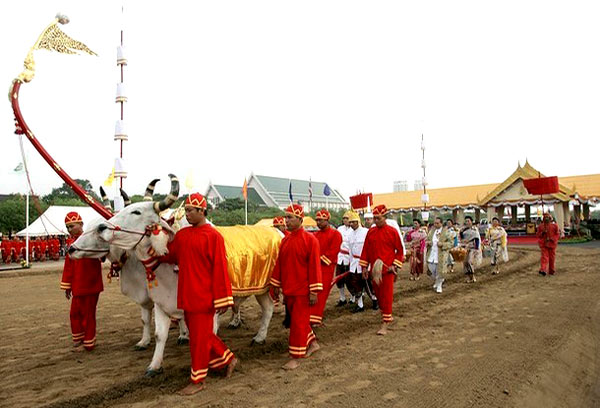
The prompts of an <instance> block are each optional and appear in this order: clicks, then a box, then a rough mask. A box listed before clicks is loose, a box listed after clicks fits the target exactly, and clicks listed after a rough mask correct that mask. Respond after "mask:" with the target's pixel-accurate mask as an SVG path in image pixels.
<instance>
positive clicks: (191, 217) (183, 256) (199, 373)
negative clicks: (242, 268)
mask: <svg viewBox="0 0 600 408" xmlns="http://www.w3.org/2000/svg"><path fill="white" fill-rule="evenodd" d="M206 216H207V203H206V198H205V197H204V196H203V195H202V194H199V193H193V194H190V195H189V196H188V197H187V198H186V200H185V218H186V220H187V222H188V223H189V224H190V225H189V226H188V227H184V228H182V229H180V230H179V231H178V232H177V233H176V234H175V238H174V239H173V241H171V242H170V243H169V244H168V249H169V253H168V254H167V255H165V256H163V257H161V258H160V262H165V263H173V264H177V265H178V266H179V279H178V282H177V307H178V308H179V309H182V310H183V311H184V317H185V323H186V324H187V327H188V330H189V334H190V354H191V360H192V364H191V373H190V384H188V385H187V386H186V387H185V388H183V389H182V390H181V391H180V394H182V395H192V394H195V393H197V392H199V391H201V390H203V389H204V381H205V379H206V376H207V374H208V370H209V369H212V370H221V369H224V368H226V370H225V375H226V377H227V378H229V377H231V375H232V373H233V370H234V368H235V366H236V365H237V363H238V360H237V358H236V357H235V356H234V355H233V353H232V352H231V350H229V348H228V347H227V346H226V345H225V343H223V341H222V340H221V339H220V338H219V337H218V336H217V335H216V334H215V333H214V331H213V326H214V318H215V313H217V314H223V313H225V312H226V311H227V309H228V308H229V307H231V306H233V295H232V292H231V282H230V281H229V273H228V271H227V254H226V252H225V241H224V239H223V236H222V235H221V234H220V233H219V232H218V231H217V230H216V229H215V228H214V227H213V226H212V225H210V224H209V223H208V222H207V220H206Z"/></svg>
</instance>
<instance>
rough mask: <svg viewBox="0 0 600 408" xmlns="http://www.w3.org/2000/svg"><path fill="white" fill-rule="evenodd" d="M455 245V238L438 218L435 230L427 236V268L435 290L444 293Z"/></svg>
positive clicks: (434, 223)
mask: <svg viewBox="0 0 600 408" xmlns="http://www.w3.org/2000/svg"><path fill="white" fill-rule="evenodd" d="M453 245H454V238H453V237H452V235H451V234H450V233H449V232H448V228H447V227H444V224H443V221H442V219H441V218H440V217H436V218H435V221H434V222H433V228H432V229H431V230H430V231H429V234H428V235H427V255H426V258H427V267H428V268H429V272H430V273H431V278H432V279H433V281H434V284H433V290H435V291H436V292H437V293H442V284H443V283H444V279H445V277H446V271H447V268H448V257H449V256H450V249H451V248H452V246H453Z"/></svg>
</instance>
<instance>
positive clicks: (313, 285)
mask: <svg viewBox="0 0 600 408" xmlns="http://www.w3.org/2000/svg"><path fill="white" fill-rule="evenodd" d="M303 219H304V210H303V209H302V206H300V205H297V204H292V205H290V206H289V207H288V208H287V209H286V210H285V222H286V225H287V228H288V231H290V235H288V236H286V237H285V238H283V241H281V246H280V247H279V256H278V257H277V263H276V264H275V269H274V270H273V275H272V276H271V285H273V288H274V292H275V296H279V292H280V291H283V297H284V299H285V305H286V307H287V309H288V310H289V312H290V315H291V325H290V337H289V348H288V350H289V354H290V361H288V362H287V363H286V364H285V365H284V366H283V367H282V368H283V369H285V370H293V369H295V368H298V366H299V365H300V361H299V359H301V358H305V357H310V356H311V355H312V354H313V353H314V352H316V351H317V350H318V349H319V345H318V344H317V339H316V336H315V334H314V333H313V331H312V329H311V327H310V306H312V305H314V304H316V303H317V294H318V293H319V292H320V291H322V290H323V281H322V277H321V265H320V262H321V259H320V256H321V254H320V250H319V241H317V238H315V237H314V235H313V234H310V233H308V232H306V231H305V230H304V228H302V220H303Z"/></svg>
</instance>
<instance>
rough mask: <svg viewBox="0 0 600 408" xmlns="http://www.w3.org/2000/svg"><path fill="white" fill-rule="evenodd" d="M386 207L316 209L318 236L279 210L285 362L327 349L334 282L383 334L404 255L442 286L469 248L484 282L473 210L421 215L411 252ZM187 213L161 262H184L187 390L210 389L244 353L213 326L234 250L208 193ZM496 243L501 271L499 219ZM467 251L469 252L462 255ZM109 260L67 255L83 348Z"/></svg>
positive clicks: (180, 302) (73, 225)
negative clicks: (322, 341) (209, 381)
mask: <svg viewBox="0 0 600 408" xmlns="http://www.w3.org/2000/svg"><path fill="white" fill-rule="evenodd" d="M387 214H388V210H387V208H386V207H385V205H378V206H376V207H374V208H373V213H372V214H371V213H367V214H365V225H366V226H365V227H363V226H362V225H361V219H360V216H359V215H358V214H357V213H356V212H354V211H348V212H346V213H345V214H344V217H343V225H342V226H340V227H339V228H338V229H335V228H333V227H332V226H331V224H330V219H331V215H330V213H329V211H327V210H326V209H322V210H319V211H318V212H317V214H316V220H317V226H318V228H319V230H318V231H316V232H315V233H314V234H313V233H310V232H308V231H306V230H305V229H304V228H303V226H302V223H303V219H304V210H303V207H302V206H300V205H297V204H292V205H290V206H289V207H288V208H287V209H286V211H285V218H283V217H277V218H275V219H274V221H273V226H274V227H275V228H278V229H280V230H281V232H282V234H283V239H282V241H281V244H280V248H279V254H278V257H277V260H276V263H275V267H274V270H273V273H272V276H271V279H270V285H271V296H272V298H273V300H274V302H278V301H279V299H280V295H283V303H284V304H285V307H286V309H287V312H288V313H289V329H290V331H289V339H288V354H289V360H288V361H287V362H286V363H285V364H284V365H283V366H282V368H284V369H286V370H293V369H295V368H297V367H298V366H299V365H300V361H301V359H303V358H308V357H310V356H311V355H312V354H313V353H315V352H317V351H318V350H319V349H320V348H321V347H320V345H319V343H318V339H317V336H316V334H315V332H314V331H313V328H314V327H319V326H322V325H323V321H324V313H325V305H326V303H327V299H328V297H329V294H330V291H331V289H332V287H333V285H334V284H335V283H337V287H338V290H339V296H340V297H339V300H338V303H337V305H336V306H343V305H345V304H347V300H346V299H345V287H347V288H348V290H349V292H350V295H351V299H350V300H351V301H352V303H354V307H353V309H352V311H353V312H354V313H359V312H362V311H364V302H363V297H364V295H365V294H368V295H369V296H370V297H371V300H372V304H373V308H374V309H376V310H377V309H379V310H380V313H381V326H380V328H379V330H378V331H377V334H378V335H385V334H387V332H388V330H389V327H390V325H391V324H392V322H393V321H394V316H393V297H394V282H395V281H396V280H397V278H398V275H399V273H400V269H401V268H402V266H403V262H404V260H405V255H409V256H410V258H411V260H410V278H409V279H410V280H419V279H420V277H421V275H422V274H423V273H425V271H427V274H428V275H429V276H430V277H431V279H432V280H433V282H434V283H433V289H434V290H435V291H436V292H437V293H442V291H443V284H444V281H445V279H446V276H447V274H448V273H450V272H451V270H452V267H453V256H452V251H460V252H462V254H463V255H464V256H463V258H462V260H463V268H464V271H465V274H466V276H467V281H468V282H475V268H476V267H478V266H479V265H480V264H481V258H482V255H481V248H482V239H481V236H480V233H479V230H478V228H477V227H476V226H475V225H473V220H472V218H471V217H469V216H467V217H465V224H464V226H463V227H462V228H461V229H460V230H458V231H457V229H456V228H455V226H454V223H453V222H452V221H451V220H447V221H446V222H444V221H443V220H442V218H440V217H436V218H435V220H434V222H433V224H432V225H431V226H430V228H429V230H426V229H425V228H424V227H423V226H422V223H421V221H420V220H415V221H414V227H413V229H412V230H411V231H409V232H408V233H407V234H406V241H407V243H408V245H409V251H408V254H406V253H405V249H404V242H403V238H402V234H401V233H400V231H399V228H398V227H397V224H396V225H394V224H393V223H391V225H390V222H389V220H388V219H387V217H386V215H387ZM185 215H186V219H187V221H188V223H189V224H190V227H188V228H182V229H181V230H179V231H178V232H177V233H176V234H175V237H174V239H173V240H172V241H171V242H170V243H169V244H168V250H169V251H168V254H167V255H165V256H163V257H160V258H159V261H160V262H166V263H173V264H177V266H178V268H179V272H178V273H179V279H178V288H177V289H178V290H177V307H178V308H180V309H182V310H183V311H184V316H185V321H186V324H187V326H188V329H189V336H190V355H191V367H190V384H188V385H187V386H186V387H185V388H184V389H182V390H181V391H180V392H181V393H182V394H184V395H191V394H194V393H196V392H198V391H200V390H202V389H203V388H204V382H205V379H206V376H207V374H208V371H209V370H224V371H225V375H226V377H229V376H231V374H232V372H233V370H234V368H235V366H236V364H237V363H238V360H237V358H236V356H235V355H234V353H233V352H232V351H231V350H230V349H229V348H228V347H227V345H226V344H225V343H224V342H223V341H222V340H221V339H220V338H219V337H218V336H217V335H216V334H215V333H214V332H213V318H214V316H215V314H222V313H224V312H225V311H226V310H227V309H228V308H229V307H231V306H233V296H232V288H231V283H230V280H229V274H228V270H227V268H228V267H227V259H226V256H227V254H226V249H225V245H224V240H223V237H222V236H221V234H220V233H219V232H218V231H217V230H216V229H215V228H214V227H213V226H212V225H211V224H210V223H208V222H207V218H206V217H207V203H206V199H205V197H204V196H202V195H201V194H199V193H194V194H190V195H189V196H188V197H187V198H186V200H185ZM65 225H66V226H67V229H68V231H69V233H70V234H71V237H72V239H76V238H77V237H78V236H79V235H81V233H82V232H83V222H82V220H81V217H80V216H79V215H78V214H77V213H74V212H73V213H69V214H67V217H66V219H65ZM557 228H558V227H557V226H556V224H554V223H552V222H551V217H550V216H549V215H545V217H544V224H542V226H540V228H539V230H538V233H537V234H538V237H539V243H540V248H541V249H542V259H541V267H540V274H542V275H546V274H550V275H552V274H554V273H555V267H554V261H555V250H556V243H557V241H558V235H559V232H558V229H557ZM486 240H487V241H488V243H489V245H490V247H491V251H492V260H491V264H492V266H493V273H494V274H497V273H498V272H499V263H500V262H507V261H508V251H507V235H506V231H505V230H504V228H502V226H501V225H500V222H499V219H497V218H494V219H493V223H492V226H491V228H490V229H489V230H488V231H487V233H486ZM459 259H460V257H459ZM100 262H101V261H100V260H98V259H85V258H84V259H81V260H74V259H71V258H70V257H69V256H68V255H67V257H66V259H65V265H64V271H63V275H62V279H61V284H60V286H61V289H63V290H65V295H66V298H67V299H72V300H71V311H70V318H71V332H72V338H73V345H74V350H76V351H79V350H82V349H85V350H88V351H91V350H93V349H94V347H95V344H96V319H95V314H96V306H97V303H98V297H99V294H100V292H102V290H103V286H102V276H101V263H100Z"/></svg>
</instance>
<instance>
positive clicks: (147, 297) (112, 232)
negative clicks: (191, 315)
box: [69, 175, 273, 376]
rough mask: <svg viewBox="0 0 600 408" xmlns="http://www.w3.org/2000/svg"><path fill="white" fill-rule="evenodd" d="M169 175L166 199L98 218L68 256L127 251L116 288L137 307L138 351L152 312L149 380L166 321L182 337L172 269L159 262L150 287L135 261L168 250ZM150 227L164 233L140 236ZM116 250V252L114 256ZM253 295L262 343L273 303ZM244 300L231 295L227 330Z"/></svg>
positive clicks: (157, 364) (158, 362)
mask: <svg viewBox="0 0 600 408" xmlns="http://www.w3.org/2000/svg"><path fill="white" fill-rule="evenodd" d="M169 176H170V177H171V183H172V186H171V194H169V196H167V198H166V199H165V200H163V201H161V202H160V203H158V202H140V203H135V204H131V205H129V206H127V207H125V208H124V209H123V210H122V211H121V212H119V213H118V214H117V215H115V216H114V217H112V218H111V219H110V220H108V221H103V220H100V221H99V222H98V223H97V224H96V225H94V226H93V228H88V231H87V232H86V233H85V234H84V235H82V236H81V237H79V238H78V239H77V240H76V241H75V242H74V243H73V245H72V246H71V249H70V252H69V253H70V255H71V256H73V257H74V258H82V257H101V256H103V255H105V254H107V253H109V256H110V257H111V258H112V259H116V258H118V257H119V256H120V253H122V251H126V253H127V255H128V256H127V259H128V260H127V262H126V263H125V264H124V266H123V271H122V277H121V288H122V292H123V293H124V294H125V295H127V296H129V297H130V298H132V299H134V300H135V301H136V302H137V303H138V304H140V306H141V307H142V321H143V323H144V336H143V338H142V340H140V342H139V343H138V346H140V347H147V345H148V344H149V342H150V338H149V336H150V329H149V322H150V316H151V310H152V305H153V306H154V310H155V326H156V331H155V336H156V346H155V351H154V355H153V358H152V362H151V363H150V365H149V366H148V369H147V372H146V374H147V375H148V376H153V375H155V374H157V373H160V372H161V371H162V361H163V354H164V347H165V343H166V340H167V337H168V331H169V325H170V318H171V317H173V318H177V319H181V320H180V325H181V326H180V332H181V335H180V339H184V338H185V339H187V328H186V327H185V324H184V323H183V311H182V310H180V309H177V278H178V275H177V273H176V272H175V271H174V266H173V265H170V264H160V265H159V266H158V268H157V269H156V270H155V274H156V285H152V286H150V285H149V283H148V281H147V279H146V271H145V268H144V266H143V265H142V263H141V262H140V260H142V261H144V260H146V259H147V258H149V255H148V252H149V250H150V248H153V249H154V250H155V251H156V255H163V254H165V253H166V252H167V251H166V244H167V242H168V239H169V238H170V237H171V234H172V230H171V228H170V227H169V225H168V224H167V223H166V222H165V221H164V220H163V219H162V218H160V217H159V215H158V213H159V212H160V211H162V210H164V209H166V208H168V207H169V206H170V205H172V204H173V202H174V201H175V200H176V197H177V194H178V190H179V185H178V182H177V179H176V178H175V177H174V176H171V175H169ZM153 224H159V225H161V226H162V228H163V231H164V232H166V234H159V235H157V236H155V235H150V236H149V237H148V236H146V235H143V234H144V233H145V229H146V227H147V226H149V225H153ZM119 251H121V252H120V253H119ZM127 264H129V266H128V265H127ZM140 267H141V268H140ZM125 275H127V276H128V278H127V279H126V282H123V279H124V277H125ZM124 287H125V289H124ZM255 297H256V300H257V302H258V304H259V305H260V307H261V309H262V317H261V324H260V328H259V330H258V333H257V334H256V335H255V336H254V338H253V339H252V343H258V344H263V343H264V342H265V340H266V337H267V332H268V328H269V323H270V321H271V317H272V315H273V302H272V300H271V298H270V296H269V294H268V292H265V293H262V294H257V295H255ZM247 298H248V296H234V303H235V304H234V307H233V316H232V318H231V321H230V322H229V327H230V328H237V327H239V326H240V325H241V323H242V320H241V315H240V305H241V304H242V303H243V302H244V301H245V300H246V299H247ZM217 318H218V317H217V316H215V332H216V330H217V328H218V320H217ZM147 324H148V326H147Z"/></svg>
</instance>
